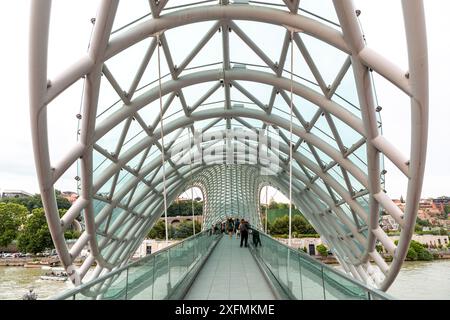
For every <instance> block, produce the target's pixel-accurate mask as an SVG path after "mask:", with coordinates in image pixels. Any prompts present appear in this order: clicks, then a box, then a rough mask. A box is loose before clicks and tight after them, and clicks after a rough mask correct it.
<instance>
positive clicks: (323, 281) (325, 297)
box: [320, 266, 327, 300]
mask: <svg viewBox="0 0 450 320" xmlns="http://www.w3.org/2000/svg"><path fill="white" fill-rule="evenodd" d="M320 269H321V271H322V288H323V300H327V296H326V294H325V279H324V274H323V266H320Z"/></svg>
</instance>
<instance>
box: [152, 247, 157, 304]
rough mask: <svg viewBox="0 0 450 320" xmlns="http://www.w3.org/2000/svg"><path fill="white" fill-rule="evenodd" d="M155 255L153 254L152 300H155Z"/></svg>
mask: <svg viewBox="0 0 450 320" xmlns="http://www.w3.org/2000/svg"><path fill="white" fill-rule="evenodd" d="M155 257H156V255H154V256H153V268H152V269H153V282H152V300H155V292H154V291H155V269H156V262H155V260H156V258H155Z"/></svg>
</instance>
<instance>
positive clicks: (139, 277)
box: [127, 256, 155, 300]
mask: <svg viewBox="0 0 450 320" xmlns="http://www.w3.org/2000/svg"><path fill="white" fill-rule="evenodd" d="M153 260H154V257H153V256H152V257H151V258H150V259H146V258H144V259H142V260H140V261H138V262H137V263H136V264H133V265H130V267H129V270H128V294H127V296H128V297H127V298H128V300H152V299H153V273H154V270H155V269H154V261H153Z"/></svg>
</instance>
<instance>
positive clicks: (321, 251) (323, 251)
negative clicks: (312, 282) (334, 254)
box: [316, 244, 328, 257]
mask: <svg viewBox="0 0 450 320" xmlns="http://www.w3.org/2000/svg"><path fill="white" fill-rule="evenodd" d="M316 248H317V251H318V252H319V254H320V255H321V256H322V257H327V256H328V248H327V247H326V246H325V245H323V244H319V245H318V246H317V247H316Z"/></svg>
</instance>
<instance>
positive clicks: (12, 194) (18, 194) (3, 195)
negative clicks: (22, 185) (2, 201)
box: [0, 189, 33, 198]
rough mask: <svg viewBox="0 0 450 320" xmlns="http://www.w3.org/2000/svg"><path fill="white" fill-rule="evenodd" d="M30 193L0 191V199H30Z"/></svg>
mask: <svg viewBox="0 0 450 320" xmlns="http://www.w3.org/2000/svg"><path fill="white" fill-rule="evenodd" d="M32 196H33V195H32V194H31V193H28V192H26V191H23V190H8V189H0V198H20V197H32Z"/></svg>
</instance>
